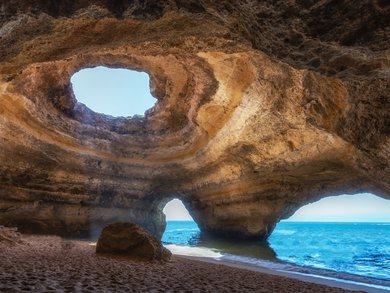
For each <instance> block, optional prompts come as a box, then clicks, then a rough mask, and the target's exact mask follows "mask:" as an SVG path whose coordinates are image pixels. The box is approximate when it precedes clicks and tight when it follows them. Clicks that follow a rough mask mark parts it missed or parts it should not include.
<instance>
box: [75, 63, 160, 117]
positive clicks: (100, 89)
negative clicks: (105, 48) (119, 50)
mask: <svg viewBox="0 0 390 293" xmlns="http://www.w3.org/2000/svg"><path fill="white" fill-rule="evenodd" d="M71 83H72V87H73V92H74V94H75V97H76V99H77V101H78V102H80V103H83V104H84V105H86V106H87V107H88V108H90V109H91V110H92V111H94V112H97V113H102V114H106V115H111V116H115V117H119V116H123V117H128V116H134V115H144V114H145V111H146V110H148V109H150V108H151V107H153V105H154V104H155V102H156V99H155V98H154V97H153V96H152V95H151V93H150V87H149V76H148V75H147V74H146V73H145V72H138V71H134V70H129V69H114V68H108V67H104V66H98V67H93V68H86V69H82V70H80V71H78V72H76V73H75V74H73V76H72V77H71Z"/></svg>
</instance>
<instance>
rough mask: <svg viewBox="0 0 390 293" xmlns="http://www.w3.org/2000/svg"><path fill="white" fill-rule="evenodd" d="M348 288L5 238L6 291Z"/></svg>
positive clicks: (1, 288) (54, 241)
mask: <svg viewBox="0 0 390 293" xmlns="http://www.w3.org/2000/svg"><path fill="white" fill-rule="evenodd" d="M20 291H26V292H294V293H296V292H316V293H318V292H348V291H346V290H343V289H337V288H332V287H328V286H324V285H318V284H312V283H308V282H303V281H299V280H295V279H291V278H286V277H283V276H275V275H270V274H265V273H261V272H256V271H250V270H245V269H242V268H236V267H231V266H226V265H223V264H215V263H210V262H204V261H197V260H193V259H188V258H183V257H178V256H173V258H172V261H171V262H169V263H160V262H157V261H156V262H139V261H138V262H137V261H132V260H129V259H126V258H118V257H114V258H113V257H107V256H98V255H96V254H95V247H94V246H92V245H90V244H89V243H88V242H86V241H77V240H63V239H61V238H60V237H56V236H23V237H21V241H18V242H16V243H13V244H10V243H4V242H3V243H0V292H20Z"/></svg>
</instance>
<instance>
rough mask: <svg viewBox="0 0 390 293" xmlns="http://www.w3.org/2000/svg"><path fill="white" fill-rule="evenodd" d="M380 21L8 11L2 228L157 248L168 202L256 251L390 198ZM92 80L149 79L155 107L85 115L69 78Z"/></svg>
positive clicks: (225, 2)
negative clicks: (319, 219)
mask: <svg viewBox="0 0 390 293" xmlns="http://www.w3.org/2000/svg"><path fill="white" fill-rule="evenodd" d="M389 7H390V6H389V4H388V2H387V1H383V0H373V1H371V0H362V1H353V0H343V1H334V0H321V1H312V0H289V1H272V0H267V1H249V0H248V1H235V0H218V1H214V0H169V1H162V0H154V1H152V0H147V1H138V0H136V1H126V0H116V1H111V0H110V1H109V0H81V1H69V0H59V1H48V0H47V1H38V0H34V1H14V0H12V1H0V26H1V28H0V101H1V104H0V162H1V164H0V211H1V212H0V224H3V225H9V226H17V227H19V229H20V230H21V231H22V232H44V233H56V234H68V235H81V234H90V235H93V234H95V235H96V233H98V232H99V231H100V229H101V227H103V225H105V224H106V223H112V222H116V221H130V222H135V223H137V224H139V225H140V226H142V227H144V228H146V229H148V230H149V231H150V232H152V233H153V234H154V235H156V236H157V237H160V236H161V235H162V233H163V230H164V227H165V218H164V215H163V213H162V209H163V207H164V205H165V204H166V203H167V202H168V201H169V200H170V199H172V198H174V197H176V198H179V199H181V200H182V201H183V202H184V204H185V205H186V207H187V208H188V210H189V211H190V213H191V215H192V216H193V218H194V219H195V221H197V223H198V224H199V226H200V228H201V229H202V231H205V232H210V233H212V234H215V235H224V236H228V237H232V238H258V239H264V238H266V237H267V236H268V235H269V234H270V233H271V232H272V230H273V228H274V226H275V224H276V223H277V222H278V221H279V220H280V219H283V218H286V217H289V216H290V215H291V214H292V213H293V212H294V211H296V210H297V209H298V208H299V207H301V206H303V205H305V204H307V203H309V202H312V201H316V200H318V199H320V198H322V197H326V196H330V195H337V194H342V193H357V192H364V191H367V192H373V193H375V194H376V195H378V196H382V197H384V198H390V97H389V92H390V87H389V85H390V83H389V74H390V73H389V72H390V71H389V63H390V58H389V43H390V41H389V39H390V38H389V36H390V31H389V22H388V20H389V9H390V8H389ZM98 65H104V66H109V67H116V68H117V67H120V68H129V69H135V70H141V71H145V72H147V73H148V74H149V76H150V78H151V84H150V87H151V92H152V94H153V95H154V96H155V97H156V99H157V100H158V101H157V103H156V105H155V106H154V107H153V108H152V109H150V110H148V111H147V113H146V115H145V116H144V117H143V118H140V117H127V118H125V117H110V116H105V115H103V114H98V113H94V112H92V111H91V110H89V109H88V108H87V107H86V106H84V105H82V104H80V103H78V102H77V100H76V99H75V97H74V94H73V91H72V86H71V83H70V77H71V76H72V74H73V73H75V72H76V71H78V70H80V69H83V68H87V67H94V66H98ZM107 98H108V99H109V97H107ZM345 208H346V209H347V208H348V207H345Z"/></svg>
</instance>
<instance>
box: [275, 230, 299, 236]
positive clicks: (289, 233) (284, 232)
mask: <svg viewBox="0 0 390 293" xmlns="http://www.w3.org/2000/svg"><path fill="white" fill-rule="evenodd" d="M273 233H274V234H279V235H293V234H295V233H297V231H296V230H275V231H274V232H273Z"/></svg>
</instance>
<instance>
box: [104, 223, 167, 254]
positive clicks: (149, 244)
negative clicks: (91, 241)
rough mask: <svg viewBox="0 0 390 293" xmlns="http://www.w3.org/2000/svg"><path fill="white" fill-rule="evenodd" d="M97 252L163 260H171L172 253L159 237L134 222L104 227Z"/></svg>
mask: <svg viewBox="0 0 390 293" xmlns="http://www.w3.org/2000/svg"><path fill="white" fill-rule="evenodd" d="M96 253H99V254H116V255H122V256H127V257H131V258H134V259H138V260H162V261H169V260H170V258H171V255H172V254H171V252H170V251H169V250H168V249H166V248H165V247H164V246H162V244H161V242H160V241H159V240H157V238H155V237H154V236H153V235H151V234H150V233H149V232H148V231H146V230H145V229H142V228H141V227H139V226H137V225H135V224H132V223H114V224H110V225H108V226H106V227H104V229H103V231H102V234H101V235H100V237H99V240H98V242H97V245H96Z"/></svg>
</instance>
